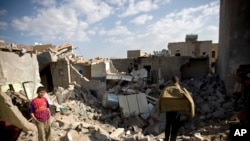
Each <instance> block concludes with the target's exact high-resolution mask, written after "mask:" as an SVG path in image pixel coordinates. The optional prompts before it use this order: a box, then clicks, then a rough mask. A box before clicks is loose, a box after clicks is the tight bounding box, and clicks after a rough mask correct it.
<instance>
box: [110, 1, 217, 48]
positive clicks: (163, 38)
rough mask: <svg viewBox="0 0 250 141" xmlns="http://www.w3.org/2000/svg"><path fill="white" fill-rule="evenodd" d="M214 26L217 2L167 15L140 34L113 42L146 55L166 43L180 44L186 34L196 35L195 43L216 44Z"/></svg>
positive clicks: (215, 28) (163, 46) (215, 26)
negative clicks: (209, 42) (206, 41)
mask: <svg viewBox="0 0 250 141" xmlns="http://www.w3.org/2000/svg"><path fill="white" fill-rule="evenodd" d="M210 21H212V22H210ZM218 24H219V3H215V4H207V5H205V6H200V7H196V8H188V9H183V10H181V11H179V12H178V11H177V12H173V13H169V14H167V15H166V16H165V17H164V18H162V19H160V20H159V21H156V22H155V23H154V24H151V25H149V26H148V27H147V29H146V31H145V32H144V33H141V34H137V35H135V36H133V37H131V36H130V38H124V39H121V40H118V39H117V40H115V41H116V42H118V41H119V42H121V43H123V44H126V45H127V46H128V47H129V49H138V48H139V49H141V50H143V51H147V52H152V51H154V50H162V49H164V48H165V49H166V48H167V45H168V43H169V42H183V41H184V40H185V36H186V34H198V40H213V42H216V41H218ZM113 41H114V39H113Z"/></svg>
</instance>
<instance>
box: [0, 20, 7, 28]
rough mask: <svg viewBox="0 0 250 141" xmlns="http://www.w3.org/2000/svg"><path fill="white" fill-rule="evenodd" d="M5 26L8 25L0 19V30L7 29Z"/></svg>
mask: <svg viewBox="0 0 250 141" xmlns="http://www.w3.org/2000/svg"><path fill="white" fill-rule="evenodd" d="M7 27H8V24H7V23H6V22H1V21H0V29H1V30H5V29H7Z"/></svg>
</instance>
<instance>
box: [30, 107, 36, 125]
mask: <svg viewBox="0 0 250 141" xmlns="http://www.w3.org/2000/svg"><path fill="white" fill-rule="evenodd" d="M30 116H31V117H32V119H34V120H35V121H37V122H38V120H37V118H36V117H35V115H34V106H33V104H32V103H31V104H30Z"/></svg>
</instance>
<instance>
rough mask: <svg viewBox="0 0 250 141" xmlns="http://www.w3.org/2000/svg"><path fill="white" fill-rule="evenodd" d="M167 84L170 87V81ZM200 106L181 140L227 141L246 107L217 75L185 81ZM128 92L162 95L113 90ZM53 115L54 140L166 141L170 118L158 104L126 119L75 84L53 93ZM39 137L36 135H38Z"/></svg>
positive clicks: (152, 91)
mask: <svg viewBox="0 0 250 141" xmlns="http://www.w3.org/2000/svg"><path fill="white" fill-rule="evenodd" d="M166 84H167V83H166ZM181 86H184V87H186V88H187V90H188V91H189V92H190V94H191V95H192V97H193V99H194V102H195V106H196V107H195V117H194V118H192V119H191V118H190V117H189V115H188V114H186V113H183V114H181V128H180V130H179V136H178V137H177V140H179V141H185V140H186V141H189V140H194V141H196V140H200V141H203V140H207V141H210V140H212V141H221V140H227V139H228V134H229V125H228V124H227V123H226V121H227V120H229V119H230V118H231V117H232V116H233V115H234V114H235V113H236V112H237V111H239V110H240V105H241V104H242V103H241V102H242V100H241V99H236V98H234V97H233V96H228V95H226V92H225V88H224V85H223V82H222V81H219V80H218V78H216V77H214V76H212V77H207V78H203V79H189V80H184V81H182V82H181ZM121 89H123V90H126V94H128V93H129V94H133V93H138V92H139V93H145V94H146V95H147V96H150V97H155V99H157V96H159V94H160V89H159V87H156V85H150V86H149V85H143V86H141V85H140V87H138V85H135V84H133V85H129V86H128V85H124V86H123V87H121V85H119V86H116V87H114V88H113V89H112V90H113V91H115V90H116V91H118V90H119V91H120V90H121ZM48 95H49V97H50V98H49V99H50V103H51V105H53V106H51V112H52V118H51V120H52V124H51V126H52V129H53V139H54V141H64V140H65V141H83V140H84V141H88V140H89V141H108V140H114V141H115V140H124V141H134V140H140V141H160V140H162V139H163V138H164V127H165V114H161V115H160V116H157V114H156V107H155V106H156V105H154V104H152V102H148V104H149V105H150V106H151V110H150V113H149V116H146V118H145V115H143V114H140V115H137V116H130V117H124V116H123V115H122V114H121V111H120V110H121V109H119V108H107V107H104V106H103V105H102V103H101V101H100V100H98V99H97V97H96V95H95V94H94V93H93V92H91V91H90V90H88V89H86V88H84V87H83V86H80V85H78V84H75V85H74V86H70V87H69V88H62V87H58V88H57V89H55V91H53V92H51V93H48ZM33 136H34V135H33ZM19 140H20V141H21V140H22V141H25V140H27V141H28V140H32V138H31V135H30V133H29V134H28V133H22V134H21V136H20V137H19Z"/></svg>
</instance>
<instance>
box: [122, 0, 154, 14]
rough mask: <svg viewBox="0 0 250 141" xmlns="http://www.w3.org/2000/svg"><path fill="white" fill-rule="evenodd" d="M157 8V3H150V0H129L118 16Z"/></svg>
mask: <svg viewBox="0 0 250 141" xmlns="http://www.w3.org/2000/svg"><path fill="white" fill-rule="evenodd" d="M157 8H158V5H157V4H156V3H152V2H151V0H140V1H136V0H129V6H128V8H127V9H126V11H125V12H124V13H122V14H121V15H120V17H127V16H131V15H136V14H138V13H140V12H149V11H152V10H154V9H157Z"/></svg>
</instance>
